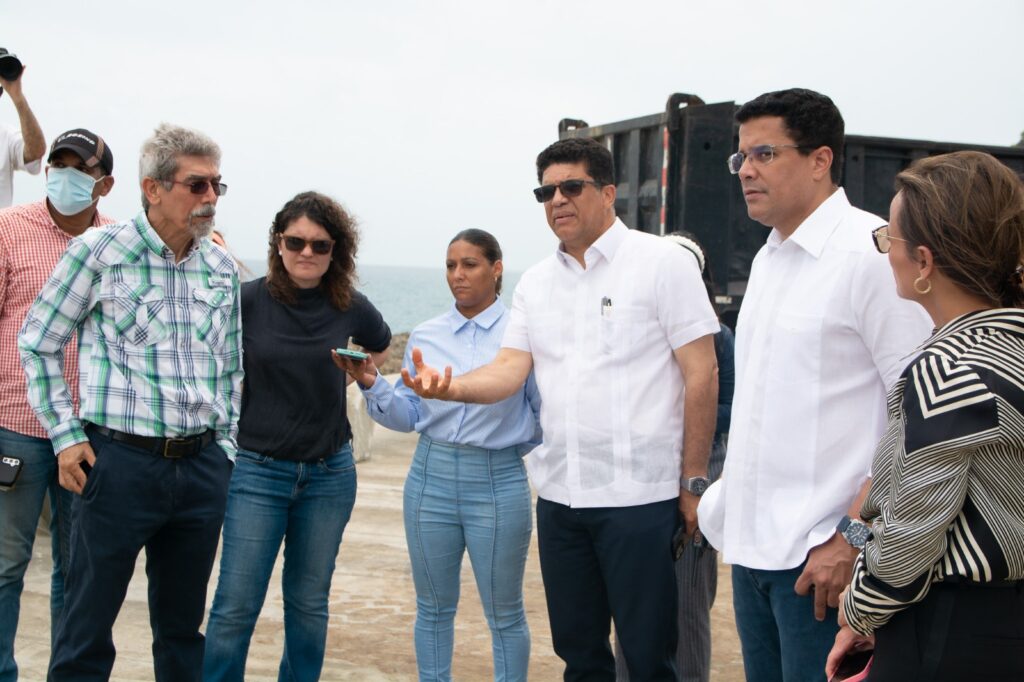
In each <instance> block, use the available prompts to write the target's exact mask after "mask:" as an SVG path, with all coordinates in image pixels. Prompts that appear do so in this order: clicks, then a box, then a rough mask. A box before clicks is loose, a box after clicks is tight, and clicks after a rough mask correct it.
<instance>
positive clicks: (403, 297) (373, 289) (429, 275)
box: [242, 258, 522, 334]
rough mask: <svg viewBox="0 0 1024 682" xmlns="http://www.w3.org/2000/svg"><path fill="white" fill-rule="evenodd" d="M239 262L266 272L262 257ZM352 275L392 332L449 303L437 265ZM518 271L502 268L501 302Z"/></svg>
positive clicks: (508, 298) (366, 269) (377, 268)
mask: <svg viewBox="0 0 1024 682" xmlns="http://www.w3.org/2000/svg"><path fill="white" fill-rule="evenodd" d="M242 263H243V264H244V265H245V267H247V268H248V269H249V270H250V271H251V273H252V277H251V278H257V277H262V276H263V275H265V274H266V272H267V263H266V261H264V260H257V259H250V258H246V259H243V260H242ZM356 274H357V276H358V282H357V284H356V289H358V290H359V291H361V292H362V293H363V294H364V295H365V296H366V297H367V298H368V299H370V302H371V303H373V305H375V306H376V307H377V310H379V311H380V312H381V315H383V316H384V321H385V322H387V323H388V326H389V327H391V332H392V333H393V334H401V333H403V332H411V331H412V330H413V328H414V327H415V326H416V325H418V324H419V323H421V322H425V321H426V320H429V319H430V318H432V317H437V316H438V315H440V314H441V313H443V312H445V311H447V310H448V309H449V308H450V307H451V305H452V293H451V291H449V289H448V282H447V280H446V279H445V271H444V268H443V267H441V266H438V267H436V268H417V267H405V266H398V265H357V266H356ZM520 274H522V273H518V272H508V271H505V274H504V278H503V282H502V294H501V300H502V301H504V303H505V305H511V304H512V291H513V290H514V289H515V286H516V282H518V281H519V276H520Z"/></svg>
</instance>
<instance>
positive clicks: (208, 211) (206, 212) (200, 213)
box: [188, 204, 217, 218]
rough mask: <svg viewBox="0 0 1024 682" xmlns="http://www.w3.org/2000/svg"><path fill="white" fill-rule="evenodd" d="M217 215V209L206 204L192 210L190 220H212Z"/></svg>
mask: <svg viewBox="0 0 1024 682" xmlns="http://www.w3.org/2000/svg"><path fill="white" fill-rule="evenodd" d="M215 215H217V207H216V206H214V205H213V204H205V205H203V206H200V207H198V208H195V209H193V210H192V212H191V213H189V214H188V217H189V218H212V217H213V216H215Z"/></svg>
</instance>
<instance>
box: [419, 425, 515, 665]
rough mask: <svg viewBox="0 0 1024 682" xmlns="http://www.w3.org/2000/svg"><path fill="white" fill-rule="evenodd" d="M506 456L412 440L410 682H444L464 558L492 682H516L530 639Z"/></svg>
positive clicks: (511, 470)
mask: <svg viewBox="0 0 1024 682" xmlns="http://www.w3.org/2000/svg"><path fill="white" fill-rule="evenodd" d="M531 511H532V510H531V508H530V486H529V484H528V483H527V480H526V468H525V467H524V466H523V460H522V458H521V457H520V456H519V454H518V451H517V449H516V448H515V447H512V448H506V449H504V450H482V449H480V448H475V447H471V446H463V445H454V444H451V443H442V442H439V441H432V440H431V439H430V438H428V437H426V436H420V441H419V445H417V447H416V453H415V455H414V456H413V461H412V467H411V468H410V469H409V476H408V478H406V481H405V499H404V512H405V537H406V541H407V542H408V544H409V559H410V560H411V561H412V577H413V582H414V583H415V585H416V627H415V640H416V664H417V666H418V667H419V675H420V680H450V679H451V675H452V669H451V668H452V649H453V646H454V642H455V609H456V607H457V606H458V603H459V574H460V572H461V568H462V555H463V554H464V553H465V550H467V549H468V550H469V559H470V562H471V564H472V566H473V575H474V577H475V578H476V586H477V590H479V592H480V601H481V602H482V603H483V608H484V615H485V616H486V617H487V624H488V625H489V626H490V628H491V647H492V651H493V654H494V679H495V680H503V681H512V680H525V679H526V678H527V669H528V666H529V662H530V629H529V625H528V624H527V622H526V611H525V609H524V608H523V571H524V570H525V568H526V554H527V551H528V549H529V546H530V533H531V532H532V529H533V516H532V513H531Z"/></svg>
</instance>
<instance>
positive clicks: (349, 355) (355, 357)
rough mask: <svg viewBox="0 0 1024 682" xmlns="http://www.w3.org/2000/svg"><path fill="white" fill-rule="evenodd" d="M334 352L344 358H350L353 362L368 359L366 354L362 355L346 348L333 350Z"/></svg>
mask: <svg viewBox="0 0 1024 682" xmlns="http://www.w3.org/2000/svg"><path fill="white" fill-rule="evenodd" d="M334 352H335V353H337V354H338V355H341V356H344V357H346V358H352V359H353V360H356V361H358V362H362V361H363V360H366V359H367V358H369V357H370V356H369V354H368V353H363V352H361V351H357V350H349V349H348V348H335V349H334Z"/></svg>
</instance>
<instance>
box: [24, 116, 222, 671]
mask: <svg viewBox="0 0 1024 682" xmlns="http://www.w3.org/2000/svg"><path fill="white" fill-rule="evenodd" d="M139 167H140V172H139V175H140V178H141V186H142V206H143V211H142V212H141V213H139V214H138V215H137V216H136V217H135V218H134V219H132V220H129V221H126V222H123V223H118V224H116V225H111V226H108V227H104V228H101V229H97V230H93V231H91V232H89V233H87V234H85V235H83V236H82V237H81V238H79V239H76V240H74V241H73V242H72V243H71V244H70V246H69V247H68V249H67V251H66V252H65V254H64V256H63V257H62V258H61V260H60V262H59V263H58V264H57V267H56V269H55V270H54V271H53V274H52V275H51V276H50V279H49V281H48V282H47V283H46V286H45V287H44V288H43V290H42V292H41V293H40V295H39V298H38V299H36V302H35V303H34V304H33V306H32V308H31V310H30V311H29V314H28V317H27V318H26V320H25V324H24V326H23V327H22V330H21V334H20V335H19V337H18V347H19V349H20V350H21V359H22V366H23V367H24V368H25V374H26V376H27V378H28V396H29V402H30V403H31V404H32V407H33V409H34V410H35V412H36V415H37V416H38V417H39V421H40V422H41V423H42V424H43V426H44V427H45V428H46V430H47V432H48V434H49V436H50V440H51V441H52V442H53V449H54V451H56V452H58V467H59V477H60V484H61V485H62V486H64V487H65V488H67V489H68V490H71V491H72V492H74V493H78V494H79V497H77V498H76V500H75V505H76V506H75V514H74V519H73V524H74V527H73V532H72V540H71V543H72V545H71V557H70V565H69V568H68V576H67V581H66V594H67V596H66V603H65V608H64V613H63V615H62V617H61V620H60V625H59V626H58V629H57V641H56V644H55V646H54V651H53V656H52V658H51V662H50V679H51V680H76V681H80V680H106V679H108V678H109V676H110V671H111V668H112V667H113V664H114V645H113V641H112V639H111V629H112V627H113V624H114V620H115V619H116V617H117V613H118V611H119V609H120V607H121V604H122V602H123V601H124V597H125V592H126V591H127V588H128V583H129V581H130V579H131V577H132V571H133V569H134V566H135V560H136V558H137V556H138V554H139V551H140V550H141V549H142V548H143V547H145V549H146V574H147V576H148V578H149V608H150V622H151V624H152V628H153V657H154V663H155V670H156V679H157V680H173V681H174V682H186V681H188V680H197V681H198V680H199V679H200V676H201V671H202V660H203V636H202V634H201V633H200V632H199V626H200V624H201V623H202V620H203V611H204V606H205V603H206V587H207V582H208V581H209V578H210V570H211V568H212V566H213V560H214V555H215V553H216V549H217V540H218V537H219V534H220V528H221V523H222V522H223V519H224V507H225V503H226V499H227V488H228V481H229V478H230V476H231V467H232V464H231V460H232V459H233V458H234V455H235V450H236V443H235V434H236V431H237V422H238V411H239V403H240V399H241V382H242V362H241V360H242V335H241V320H240V318H239V290H238V271H237V268H236V266H235V263H234V261H233V260H232V258H231V257H230V256H229V255H228V254H227V253H226V252H225V251H224V250H222V249H220V248H217V247H215V246H213V245H212V244H211V242H210V240H209V239H208V238H207V237H208V236H209V235H210V232H211V231H212V229H213V218H214V214H215V212H216V204H217V199H218V197H220V196H221V195H223V194H224V192H225V191H226V190H227V186H226V185H224V184H223V183H221V176H220V148H219V147H218V146H217V144H216V143H215V142H214V141H213V140H211V139H210V138H208V137H206V136H205V135H203V134H201V133H198V132H196V131H192V130H188V129H186V128H180V127H177V126H171V125H168V124H161V125H160V126H159V127H158V128H157V129H156V131H155V132H154V134H153V136H152V137H150V138H149V139H148V140H146V142H145V143H143V146H142V157H141V160H140V163H139ZM76 330H79V333H80V339H79V358H80V367H81V369H80V377H79V381H80V385H81V391H82V395H81V407H80V409H79V410H78V412H77V413H76V412H75V409H74V406H73V404H72V401H71V396H70V393H69V391H68V386H67V383H66V382H65V381H64V378H63V376H61V371H60V368H61V365H62V362H63V353H62V348H63V347H64V345H65V344H66V343H67V340H68V339H69V338H71V335H72V334H73V333H74V332H75V331H76Z"/></svg>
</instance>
